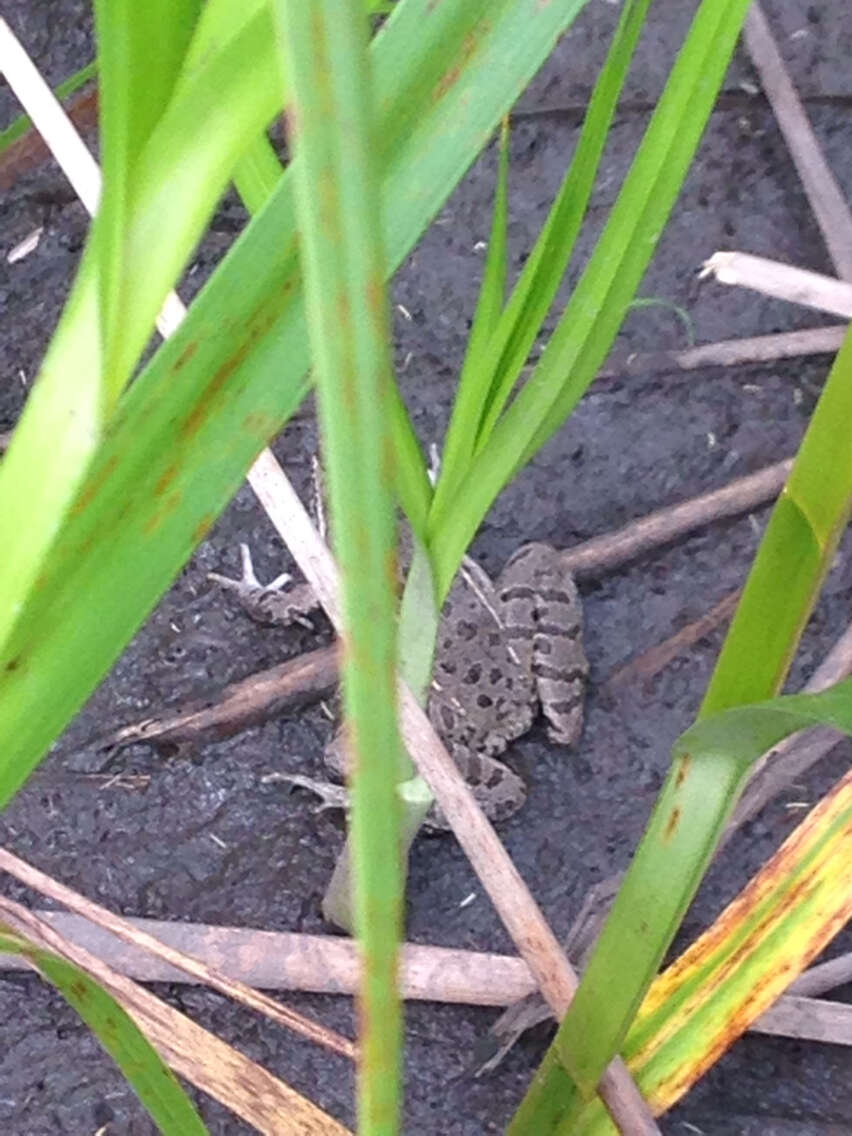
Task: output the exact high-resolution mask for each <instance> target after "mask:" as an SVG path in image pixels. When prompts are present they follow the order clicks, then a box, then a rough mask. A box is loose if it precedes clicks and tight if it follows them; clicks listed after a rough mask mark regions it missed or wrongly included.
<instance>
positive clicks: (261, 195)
mask: <svg viewBox="0 0 852 1136" xmlns="http://www.w3.org/2000/svg"><path fill="white" fill-rule="evenodd" d="M281 173H282V170H281V163H280V162H279V161H278V157H277V155H276V154H275V151H274V150H273V149H272V146H271V144H270V143H269V141H268V139H267V138H265V137H264V138H259V139H257V141H256V142H254V143H253V144H252V146H251V148H250V149H249V151H248V152H247V153H246V155H245V156H244V157H243V158H242V159H241V160H240V162H239V163H238V165H237V168H236V170H235V171H234V182H235V184H236V187H237V190H238V192H239V194H240V196H241V197H242V199H243V201H244V203H245V205H246V208H247V209H248V210H249V211H250V212H252V213H256V212H258V210H260V209H261V208H262V206H263V205H264V204H265V203H266V202H267V201H268V200H269V198H270V197H271V195H272V193H273V192H274V190H275V187H276V186H277V184H278V181H279V179H280V177H281ZM389 403H390V417H391V427H392V437H393V446H394V457H395V462H394V466H395V478H396V492H397V495H398V499H399V504H400V505H401V506H402V508H403V510H404V512H405V514H406V516H407V517H408V519H409V521H410V522H411V525H412V527H413V528H414V531H415V532H416V533H418V534H419V535H421V536H423V535H425V532H426V521H427V517H428V515H429V508H430V506H431V504H432V486H431V484H430V482H429V477H428V474H427V471H426V462H425V459H424V457H423V452H422V450H421V449H420V442H419V440H418V438H417V435H416V433H415V432H414V426H413V425H412V422H411V418H410V417H409V414H408V410H407V409H406V406H405V402H404V401H403V398H402V395H401V393H400V391H399V388H398V387H397V386H396V384H393V385H392V387H391V389H390V393H389Z"/></svg>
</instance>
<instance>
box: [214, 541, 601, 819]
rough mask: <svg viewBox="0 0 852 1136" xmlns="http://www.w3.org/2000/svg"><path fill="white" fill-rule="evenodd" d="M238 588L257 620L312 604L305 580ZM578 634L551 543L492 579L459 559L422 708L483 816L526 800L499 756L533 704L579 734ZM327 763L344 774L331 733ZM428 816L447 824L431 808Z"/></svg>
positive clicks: (295, 613) (519, 556)
mask: <svg viewBox="0 0 852 1136" xmlns="http://www.w3.org/2000/svg"><path fill="white" fill-rule="evenodd" d="M220 579H221V577H220ZM225 582H226V583H227V581H225ZM231 583H232V584H233V582H231ZM238 591H239V594H240V601H241V603H242V604H243V606H244V607H245V609H246V610H247V611H248V613H249V614H250V615H251V616H252V617H253V618H254V619H256V620H258V621H259V622H263V623H283V624H287V623H292V622H295V621H298V622H301V621H303V620H304V619H305V618H306V616H307V615H308V613H309V612H311V611H312V610H313V608H314V607H315V606H316V601H315V599H314V598H313V594H312V592H311V591H310V589H309V588H308V586H307V585H296V586H295V587H294V586H292V585H291V586H289V587H287V588H280V589H277V588H272V587H263V586H261V585H257V584H256V583H250V584H249V583H247V582H246V581H245V580H244V581H243V582H241V583H239V585H238ZM582 640H583V614H582V608H581V606H580V599H579V596H578V594H577V587H576V585H575V583H574V580H573V579H572V577H571V575H570V573H568V572H567V571H566V570H565V569H564V568H563V567H562V565H561V561H560V557H559V554H558V553H557V552H556V550H555V549H553V548H551V547H550V546H549V545H546V544H527V545H524V546H523V547H522V548H519V549H518V551H517V552H516V553H515V554H514V555H513V556H512V557H511V558H510V559H509V561H508V562H507V564H506V567H505V568H504V569H503V571H502V572H501V573H500V576H499V577H498V578H497V582H496V584H495V583H492V581H491V580H490V578H489V577H488V576H487V575H486V573H485V572H484V571H483V569H482V568H480V566H479V565H478V564H477V563H476V562H475V561H473V560H471V559H469V558H465V561H464V563H463V565H462V568H461V570H460V572H459V574H458V576H457V578H456V580H455V582H454V584H453V587H452V589H451V590H450V594H449V596H448V597H447V602H446V604H445V606H444V609H443V611H442V612H441V622H440V626H439V631H438V639H437V643H436V648H435V664H434V670H433V681H432V686H431V689H430V692H429V702H428V713H429V717H430V719H431V721H432V724H433V725H434V727H435V729H436V730H437V731H438V733H439V734H440V736H441V737H442V738H443V740H444V743H445V744H446V746H447V749H448V750H449V751H450V753H451V755H452V757H453V759H454V761H455V762H456V764H457V765H458V767H459V769H460V771H461V773H462V775H463V776H464V778H465V780H466V782H467V783H468V785H469V786H470V787H471V789H472V790H473V793H474V796H475V797H476V799H477V801H478V802H479V804H480V806H481V807H482V809H483V811H484V812H485V813H486V815H487V816H488V817H489V818H490V819H491V820H494V821H500V820H505V819H506V818H507V817H509V816H511V815H512V814H513V813H515V812H517V810H518V809H519V808H520V807H521V806H522V805H523V804H524V801H525V800H526V785H525V784H524V782H523V780H522V779H521V778H520V777H519V776H518V775H517V773H515V772H514V771H513V770H512V769H510V768H509V766H508V765H506V764H505V763H504V762H503V761H501V760H500V755H502V754H503V753H504V752H505V750H506V748H507V747H508V746H509V744H510V743H511V742H513V741H514V740H515V739H516V738H519V737H521V736H522V735H523V734H525V733H526V732H527V730H529V728H530V727H531V725H532V723H533V721H534V719H535V717H536V715H537V713H538V711H539V708H541V710H542V711H543V713H544V715H545V717H546V718H547V720H548V723H549V725H548V733H549V735H550V737H551V739H552V740H553V741H554V742H557V743H559V744H562V745H575V744H576V743H577V741H578V740H579V737H580V733H581V731H582V728H583V701H584V697H585V687H586V679H587V675H588V669H589V668H588V663H587V661H586V656H585V652H584V651H583V642H582ZM326 764H327V767H328V768H329V771H330V772H331V773H333V774H334V775H336V776H338V777H341V778H342V777H343V776H344V775H345V773H346V766H347V754H346V747H345V744H344V742H343V739H342V735H340V734H339V733H337V734H335V736H334V738H333V739H332V741H331V743H330V744H329V746H328V747H327V750H326ZM429 820H430V823H431V827H433V828H446V827H447V826H446V822H445V820H444V818H443V817H442V816H441V815H440V813H439V812H438V810H437V809H433V811H432V813H431V814H430V818H429Z"/></svg>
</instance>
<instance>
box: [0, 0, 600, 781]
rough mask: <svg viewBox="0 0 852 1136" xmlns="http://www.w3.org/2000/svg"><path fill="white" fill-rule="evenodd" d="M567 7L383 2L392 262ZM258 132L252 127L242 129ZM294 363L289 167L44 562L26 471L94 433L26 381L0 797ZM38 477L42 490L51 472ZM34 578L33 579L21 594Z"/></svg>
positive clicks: (144, 592) (13, 490)
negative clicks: (482, 23)
mask: <svg viewBox="0 0 852 1136" xmlns="http://www.w3.org/2000/svg"><path fill="white" fill-rule="evenodd" d="M581 6H582V5H581V3H577V2H570V3H569V2H567V0H552V2H551V3H550V4H548V5H544V6H542V5H540V4H539V3H538V0H502V2H500V3H493V2H492V3H491V4H488V5H483V4H471V3H470V2H469V0H456V2H455V3H452V2H451V0H444V2H443V3H442V4H440V5H438V6H437V7H436V6H434V5H432V4H431V3H430V0H402V2H401V3H400V4H399V5H398V6H397V7H396V8H395V9H394V12H393V14H392V16H391V17H390V18H389V19H388V20H387V22H386V23H385V25H384V26H383V28H382V30H381V32H380V33H379V34H378V35H377V36H376V38H375V40H374V44H373V49H372V51H373V55H374V81H375V90H376V92H377V94H379V93H380V94H381V99H380V101H379V102H378V110H379V113H380V122H381V127H380V130H381V133H382V138H383V141H384V143H385V152H384V161H385V173H384V180H383V203H382V216H383V218H384V222H385V248H386V253H387V257H388V266H387V271H388V272H391V271H393V269H395V268H396V267H397V266H398V265H399V264H400V262H401V261H402V259H403V258H404V257H405V256H406V255H407V254H408V252H409V250H410V249H411V247H412V246H413V244H414V242H415V241H416V240H417V238H418V236H419V235H420V233H421V232H422V231H423V229H424V228H425V226H426V225H427V224H428V222H429V220H430V219H431V217H432V216H433V215H434V213H435V211H436V210H437V209H439V208H440V206H441V203H442V202H443V200H444V199H445V198H446V196H447V195H448V194H449V193H450V192H451V190H452V189H453V187H454V186H455V184H456V183H457V182H458V179H459V178H460V177H461V175H462V173H463V172H464V170H465V169H466V168H467V166H468V165H469V164H470V163H471V162H472V160H473V158H474V157H475V155H476V153H477V151H478V149H479V148H480V147H481V146H482V145H483V144H484V142H485V141H486V140H487V138H488V137H489V135H490V133H491V131H492V130H493V129H494V127H495V125H496V124H497V122H499V120H500V118H501V117H502V116H503V115H504V114H505V113H506V111H507V110H508V108H509V106H510V105H511V103H512V102H513V101H514V99H515V98H516V97H517V95H518V93H519V92H520V91H521V90H522V89H523V87H524V86H525V85H526V83H527V82H528V81H529V79H530V78H531V76H532V74H533V73H534V72H535V70H536V69H537V68H538V66H539V65H540V64H541V63H542V61H543V60H544V58H545V57H546V55H547V53H548V52H549V50H550V48H551V47H552V45H553V43H554V41H555V39H556V38H557V37H558V35H559V34H560V33H561V32H562V31H563V30H564V29H565V27H567V25H568V24H569V23H570V22H571V20H572V18H573V17H574V16H575V15H576V13H577V11H578V10H579V9H580V7H581ZM484 8H487V10H488V12H489V14H490V18H489V20H488V22H487V24H488V26H487V34H484V33H483V34H482V36H481V37H480V38H477V37H476V36H475V35H474V34H473V33H474V32H475V27H473V26H472V25H471V20H472V19H473V20H474V21H475V20H476V18H477V17H480V16H481V15H482V14H483V9H484ZM472 9H476V11H475V12H474V13H473V14H471V10H472ZM269 33H270V37H271V28H270V29H269ZM436 56H438V57H439V58H438V60H437V62H436ZM252 74H254V72H253V71H252ZM397 98H399V99H400V100H401V101H400V103H399V104H397V103H396V101H395V100H396V99H397ZM400 118H401V119H403V120H404V121H405V122H406V123H407V126H408V129H407V130H403V129H402V128H401V127H400V126H399V119H400ZM203 121H205V119H204V118H201V119H199V120H198V122H196V123H195V130H196V132H200V133H206V131H200V130H199V123H200V122H203ZM415 121H416V123H417V128H416V129H415V128H414V123H415ZM161 126H162V123H161ZM256 137H257V132H256V131H253V132H252V133H251V134H250V138H256ZM285 234H290V235H289V237H287V236H286V235H285ZM56 357H57V359H59V355H58V349H57V356H56ZM307 367H308V355H307V345H306V341H305V335H304V323H303V315H302V307H301V298H300V280H299V272H298V264H297V258H296V245H295V225H294V219H293V214H292V206H291V199H290V184H289V179H288V176H287V175H285V176H284V178H282V179H281V182H280V184H279V186H278V187H277V189H276V191H275V194H274V196H273V197H272V199H271V200H270V201H269V202H268V204H267V205H266V206H265V208H264V209H263V211H262V212H261V213H260V214H259V215H258V216H257V217H256V218H255V219H254V220H253V221H252V223H251V224H250V225H249V226H248V228H247V230H246V232H245V233H244V234H243V235H242V237H241V238H240V239H239V240H238V241H237V242H236V244H235V246H234V248H233V249H232V250H231V252H230V253H229V254H228V256H227V257H226V258H225V260H224V261H223V263H222V264H221V265H220V267H219V269H218V270H217V272H216V273H215V274H214V276H213V278H212V279H211V280H210V282H209V283H208V284H207V286H206V287H205V289H204V290H203V292H202V293H201V295H200V296H199V297H198V299H197V300H196V302H195V303H194V304H193V306H192V308H191V310H190V312H189V314H188V316H187V319H186V321H185V322H184V324H183V325H182V327H181V328H180V329H179V331H178V332H177V334H176V335H175V336H174V337H173V338H172V339H171V340H170V341H169V342H168V343H167V344H166V345H164V347H163V348H161V349H160V351H159V352H158V353H157V355H156V357H155V358H154V359H153V360H152V361H151V363H149V364H148V366H147V367H146V368H145V370H144V371H143V373H142V374H141V375H140V376H139V378H138V379H137V381H136V382H135V383H134V384H133V386H132V387H131V388H130V389H129V390H128V391H127V392H126V394H125V395H124V397H123V398H122V400H121V403H120V405H119V408H118V411H117V413H116V414H115V416H114V418H113V420H112V421H111V422H110V429H109V433H108V435H107V436H106V437H104V438H103V440H102V442H101V444H100V445H99V446H98V448H97V453H96V456H95V458H94V460H93V462H92V464H91V468H90V469H89V471H88V473H87V477H86V481H85V484H84V485H83V486H82V487H81V488H79V489H78V490H77V491H76V492H75V486H74V484H73V483H72V485H71V486H70V487H67V488H66V487H65V486H64V484H63V485H62V486H61V487H59V488H57V489H56V492H57V494H58V495H60V496H62V497H63V498H66V497H67V498H70V497H76V505H75V507H74V509H73V510H72V512H71V514H70V515H69V516H68V517H67V519H65V521H64V522H62V523H61V527H60V530H59V532H58V533H57V535H56V538H55V539H56V546H55V548H53V549H52V551H51V554H50V558H49V561H48V560H46V559H45V552H46V549H47V547H48V539H47V538H48V536H49V537H50V538H53V534H54V533H56V526H57V524H59V523H60V522H59V521H58V520H57V516H58V515H59V514H58V512H57V510H56V508H54V507H52V508H51V509H49V510H48V513H49V514H50V516H51V518H52V520H51V523H50V527H49V528H48V527H47V524H46V523H45V525H44V528H43V530H42V531H41V539H40V540H39V542H38V546H37V547H34V546H35V541H34V540H33V539H32V532H31V528H32V527H33V526H34V523H35V522H34V518H35V517H36V516H39V518H40V516H41V514H40V513H39V512H38V510H39V509H41V508H42V507H43V502H42V501H41V500H39V499H38V498H37V497H36V498H35V499H34V498H33V497H32V496H28V493H30V491H31V490H32V488H33V486H34V484H35V482H34V481H33V480H32V479H31V478H30V477H29V475H28V474H27V472H26V471H27V469H28V464H29V462H30V461H31V460H32V458H33V453H38V452H39V451H40V450H41V451H42V452H47V451H48V450H49V452H50V455H51V457H52V455H53V453H54V452H55V451H57V450H59V451H62V450H63V448H65V449H68V447H69V445H70V442H74V443H75V444H78V443H79V447H80V449H78V450H75V451H74V452H73V455H72V456H73V458H74V459H75V460H74V463H73V464H72V466H71V469H72V470H77V469H78V467H79V466H80V464H81V462H82V460H83V458H84V457H85V456H86V455H87V454H88V453H91V452H92V449H93V448H94V445H95V442H96V441H97V438H99V437H100V429H99V428H98V432H97V433H96V434H95V441H93V439H92V438H91V437H84V438H82V439H80V438H78V436H77V435H76V434H69V431H68V429H67V422H66V421H65V419H64V418H63V416H62V415H61V414H59V413H58V412H57V411H56V410H55V407H54V404H53V401H52V396H54V395H56V394H57V391H59V392H61V391H63V390H69V401H73V400H71V399H70V389H69V388H70V386H71V384H68V383H65V384H63V383H62V381H61V379H62V375H64V374H65V370H64V367H63V368H61V369H60V368H58V369H57V380H58V381H57V384H56V387H55V388H54V389H53V390H51V391H50V392H49V393H48V392H47V391H46V390H45V388H40V387H39V385H37V387H36V389H35V390H34V391H33V393H32V395H31V400H34V399H36V398H37V397H39V398H41V399H43V403H44V406H43V409H44V411H45V414H46V417H47V418H48V429H47V430H46V432H45V433H44V434H42V432H41V430H40V429H37V428H36V427H35V422H36V421H37V417H36V416H35V415H33V414H31V413H30V410H29V407H28V412H27V415H25V420H26V418H27V417H28V416H29V421H30V425H29V426H28V427H27V429H26V430H25V431H24V425H25V420H24V421H22V422H21V424H20V425H19V427H18V430H17V431H16V438H15V440H14V441H13V444H12V447H11V448H10V450H9V452H8V453H7V455H6V457H5V458H4V459H3V463H2V465H0V503H2V505H3V508H2V509H0V539H2V543H3V547H4V548H6V549H8V550H11V552H13V553H14V554H13V555H11V554H10V555H9V556H8V557H6V558H5V559H4V561H3V563H2V565H0V574H2V577H3V578H2V581H0V582H2V584H3V588H4V595H8V594H9V592H8V591H6V590H5V589H6V588H7V585H9V584H10V581H11V579H13V578H14V580H15V585H16V594H17V595H18V596H20V597H23V598H21V599H19V600H16V601H14V602H13V603H12V604H11V605H10V606H11V610H8V609H7V610H6V611H5V612H4V613H3V614H4V615H5V617H6V618H5V622H4V620H3V619H0V625H2V632H3V633H4V635H3V639H4V641H3V647H2V652H0V742H1V743H2V744H0V803H5V801H7V800H8V799H9V797H10V796H11V795H12V794H13V793H14V792H15V791H16V790H17V788H18V787H19V786H20V785H21V784H22V783H23V781H24V780H25V779H26V777H27V776H28V775H29V772H30V771H31V769H32V768H33V767H34V765H35V764H36V763H37V762H38V760H39V759H40V758H41V756H42V755H43V753H44V751H45V749H46V748H47V746H48V745H49V744H50V742H51V741H52V740H53V738H54V737H55V736H56V735H57V733H58V732H59V731H60V730H61V729H62V728H63V727H64V725H65V724H66V723H67V722H68V720H69V719H70V717H71V716H72V715H73V714H74V713H75V712H76V710H77V709H78V708H79V706H80V704H81V702H82V701H83V700H84V699H85V698H86V697H87V696H88V694H89V693H90V692H91V690H92V689H93V688H94V686H95V685H96V684H97V682H98V681H99V680H100V679H101V678H102V677H103V675H104V674H105V673H106V671H107V670H108V668H109V667H110V665H111V664H112V662H113V661H114V659H115V658H116V657H117V655H118V654H119V652H120V651H121V650H122V648H123V647H124V645H125V644H126V643H127V642H128V640H129V639H130V637H131V636H132V635H133V633H134V632H135V631H136V629H137V628H138V626H139V625H140V623H141V622H142V621H143V620H144V618H145V617H146V615H147V614H148V612H149V611H150V610H151V608H152V607H153V605H154V604H155V603H156V601H157V599H158V598H159V596H160V595H161V594H162V592H163V591H164V590H165V589H166V588H167V587H168V585H169V583H170V582H171V580H172V579H173V578H174V576H175V574H176V573H177V572H178V570H179V569H180V567H181V566H182V565H183V564H184V563H185V562H186V560H187V559H188V557H189V556H190V554H191V552H192V550H193V548H194V547H195V545H196V544H197V543H198V542H199V541H200V540H201V539H202V538H203V536H204V534H205V533H206V532H207V530H208V529H209V527H210V526H211V525H212V523H213V522H214V520H215V518H216V517H217V515H218V514H219V512H220V511H221V510H222V509H223V508H224V506H225V504H226V503H227V501H228V500H229V499H230V497H231V496H232V495H233V494H234V493H235V492H236V490H237V488H238V487H239V484H240V482H241V480H242V478H243V477H244V476H245V473H246V471H247V469H248V467H249V465H250V464H251V462H252V460H253V459H254V457H255V456H256V454H257V453H258V451H259V449H260V448H261V447H262V446H263V445H264V444H265V442H266V441H267V440H268V439H269V438H270V437H272V436H273V435H274V434H275V433H276V432H277V431H278V430H279V429H280V427H281V425H282V424H283V423H284V421H286V419H287V417H288V415H289V414H290V413H292V411H293V410H294V409H295V407H296V406H297V405H298V403H299V401H300V400H301V399H302V397H303V396H304V394H305V391H306V389H307V381H306V378H305V375H306V371H307ZM72 373H76V368H75V370H74V372H72ZM79 373H81V374H83V375H85V374H86V373H87V372H86V370H85V368H83V369H82V371H80V372H79ZM41 390H44V391H45V392H44V394H42V393H40V391H41ZM74 393H75V394H76V393H77V392H76V391H75V392H74ZM68 413H70V408H69V410H68ZM22 432H23V433H22ZM69 438H70V442H69ZM83 443H85V446H84V445H83ZM16 450H17V456H16ZM80 450H83V451H84V452H83V453H82V454H81V453H80ZM25 458H26V461H25V460H24V459H25ZM62 469H63V476H64V475H65V472H66V471H65V468H64V466H63V467H62ZM55 475H56V476H57V477H58V470H56V471H55ZM72 481H73V478H72ZM44 484H45V485H46V486H48V487H51V488H52V487H53V481H52V480H51V479H45V482H44ZM16 500H17V506H16V505H15V501H16ZM24 502H26V506H25V505H24ZM50 504H51V506H53V504H54V503H53V501H52V500H51V502H50ZM24 508H25V511H26V516H24V515H23V512H22V510H24ZM39 525H41V520H39ZM12 565H14V566H15V576H14V577H12V576H11V575H10V573H11V572H12V567H11V566H12ZM24 565H26V575H27V580H26V586H25V587H22V577H23V576H24V574H25V572H24ZM39 574H41V579H40V587H39V588H38V590H37V592H33V593H32V594H31V595H30V594H29V593H30V586H31V583H32V582H33V581H34V579H35V578H36V576H37V575H39ZM116 581H121V585H120V586H116ZM27 597H28V598H27ZM25 603H26V606H24V604H25ZM0 612H2V609H0ZM16 620H17V621H18V622H17V627H16V629H15V631H14V634H13V635H11V636H8V632H9V628H10V625H11V624H13V623H14V622H15V621H16ZM7 636H8V638H7Z"/></svg>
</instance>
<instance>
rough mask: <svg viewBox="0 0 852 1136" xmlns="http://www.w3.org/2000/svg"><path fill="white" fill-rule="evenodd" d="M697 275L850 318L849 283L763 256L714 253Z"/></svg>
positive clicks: (851, 286) (851, 294) (851, 310)
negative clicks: (711, 277)
mask: <svg viewBox="0 0 852 1136" xmlns="http://www.w3.org/2000/svg"><path fill="white" fill-rule="evenodd" d="M700 275H701V276H702V277H704V276H714V277H715V278H716V280H718V281H719V283H720V284H731V285H733V286H734V287H739V288H750V289H751V290H752V291H753V292H761V293H763V295H765V296H774V297H775V298H776V299H778V300H788V301H789V302H790V303H791V304H801V305H803V306H804V307H806V308H816V309H817V310H818V311H821V312H830V313H831V315H835V316H842V317H843V318H844V319H850V318H852V284H848V283H846V281H844V280H835V279H834V277H832V276H823V275H822V274H821V273H819V272H810V271H808V270H807V269H805V268H795V267H794V266H793V265H791V264H781V263H780V262H779V261H777V260H769V259H767V258H766V257H764V256H752V255H751V253H747V252H714V253H713V255H712V256H711V257H710V258H709V260H706V261H705V262H704V265H703V266H702V269H701V273H700Z"/></svg>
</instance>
